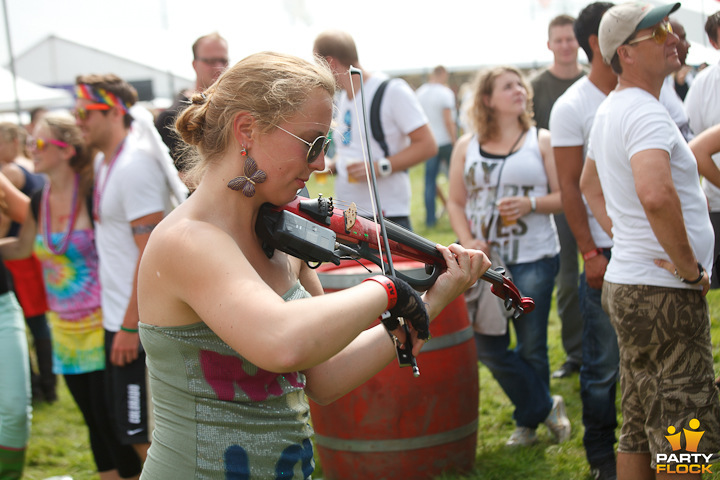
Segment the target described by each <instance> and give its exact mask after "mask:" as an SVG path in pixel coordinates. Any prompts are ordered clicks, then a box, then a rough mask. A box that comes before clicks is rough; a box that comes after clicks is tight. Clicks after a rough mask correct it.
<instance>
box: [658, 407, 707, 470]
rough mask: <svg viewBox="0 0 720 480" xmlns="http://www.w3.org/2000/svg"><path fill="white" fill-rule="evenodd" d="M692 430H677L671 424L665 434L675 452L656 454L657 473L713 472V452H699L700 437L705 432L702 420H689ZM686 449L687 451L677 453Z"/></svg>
mask: <svg viewBox="0 0 720 480" xmlns="http://www.w3.org/2000/svg"><path fill="white" fill-rule="evenodd" d="M688 426H689V427H690V430H688V429H687V428H683V431H682V432H676V431H675V427H674V426H672V425H670V426H669V427H668V428H667V431H668V433H669V434H670V435H665V438H667V441H668V443H669V444H670V446H671V447H672V451H673V453H670V454H667V453H658V454H656V455H655V463H656V467H655V472H656V473H660V472H663V473H678V474H681V473H712V472H711V471H710V465H709V463H710V459H711V458H712V454H704V453H697V450H698V444H699V443H700V439H701V438H702V436H703V435H704V434H705V431H704V430H698V428H700V421H699V420H698V419H697V418H693V419H692V420H690V421H689V422H688ZM683 433H684V434H685V448H683V447H682V437H683ZM680 450H684V451H685V453H675V452H679V451H680Z"/></svg>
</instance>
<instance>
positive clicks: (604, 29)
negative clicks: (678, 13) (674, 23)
mask: <svg viewBox="0 0 720 480" xmlns="http://www.w3.org/2000/svg"><path fill="white" fill-rule="evenodd" d="M678 8H680V3H679V2H677V3H669V4H667V5H660V6H657V7H653V6H652V5H650V4H649V3H639V2H631V3H623V4H620V5H615V6H614V7H612V8H611V9H609V10H608V11H607V12H605V14H604V15H603V17H602V19H601V20H600V29H599V31H598V41H599V43H600V53H601V54H602V58H603V60H604V61H605V63H607V64H608V65H609V64H610V61H611V60H612V58H613V57H614V56H615V52H617V49H618V47H619V46H620V45H622V44H623V43H625V41H626V40H627V39H628V38H630V35H632V34H633V33H635V32H637V31H638V30H642V29H643V28H648V27H652V26H653V25H656V24H658V23H660V22H661V21H662V20H663V18H665V17H667V16H668V15H670V14H671V13H673V12H674V11H675V10H677V9H678Z"/></svg>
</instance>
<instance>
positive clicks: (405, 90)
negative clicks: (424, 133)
mask: <svg viewBox="0 0 720 480" xmlns="http://www.w3.org/2000/svg"><path fill="white" fill-rule="evenodd" d="M386 78H387V77H385V76H382V75H373V76H372V77H370V78H368V79H367V80H366V81H365V85H364V90H365V95H366V96H367V99H366V100H365V107H366V108H367V109H368V112H369V110H370V106H371V104H372V99H373V98H374V97H375V92H376V91H377V89H378V87H379V86H380V84H381V83H382V81H383V80H385V79H386ZM357 81H359V80H357ZM355 100H357V107H358V108H357V109H356V108H355V104H354V102H355ZM358 116H359V118H358ZM364 122H365V118H364V112H363V109H362V104H361V100H360V95H359V93H358V94H357V95H355V98H354V99H351V98H348V96H347V94H346V93H345V92H343V93H341V94H340V100H339V102H338V112H337V117H336V121H335V123H336V125H335V131H334V132H333V142H334V143H335V147H336V154H335V168H336V177H335V195H336V197H337V198H338V199H339V200H342V201H348V202H350V201H352V202H355V204H356V205H357V206H358V211H359V212H360V213H371V212H372V211H373V208H372V203H371V200H370V193H369V192H368V186H367V184H366V183H365V182H357V183H350V182H348V175H347V163H348V162H350V161H359V160H361V159H362V158H363V150H364V149H366V146H365V129H364ZM380 122H381V124H382V128H383V132H384V133H385V141H386V143H387V145H388V148H389V150H390V152H389V153H390V155H391V156H392V155H393V154H394V153H397V152H399V151H400V150H403V149H404V148H406V147H407V146H408V145H409V144H410V139H409V137H408V135H409V134H410V133H412V132H413V131H415V130H417V129H418V128H420V127H422V126H423V125H425V124H427V123H428V120H427V117H426V116H425V113H424V112H423V109H422V107H421V106H420V102H418V99H417V97H416V96H415V92H414V91H413V90H412V89H411V88H410V86H409V85H408V84H407V82H405V81H404V80H402V79H399V78H395V79H392V80H390V83H389V84H388V85H387V87H386V90H385V95H384V97H383V99H382V103H381V104H380ZM368 123H369V122H368ZM370 145H371V148H372V155H373V158H374V159H375V160H377V159H379V158H383V157H385V153H384V152H383V151H382V148H381V147H380V145H379V144H378V143H377V142H376V141H375V139H374V138H373V137H372V134H370ZM377 182H378V192H379V195H380V201H381V203H382V207H383V211H384V215H385V216H386V217H403V216H409V215H410V195H411V192H410V176H409V175H408V173H407V171H394V172H393V173H392V174H391V175H389V176H387V177H384V178H378V179H377Z"/></svg>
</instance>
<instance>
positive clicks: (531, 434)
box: [505, 427, 537, 447]
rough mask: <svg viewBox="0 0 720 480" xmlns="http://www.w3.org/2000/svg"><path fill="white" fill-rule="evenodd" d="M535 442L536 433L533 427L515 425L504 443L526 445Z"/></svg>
mask: <svg viewBox="0 0 720 480" xmlns="http://www.w3.org/2000/svg"><path fill="white" fill-rule="evenodd" d="M535 442H537V434H536V433H535V429H534V428H528V427H516V428H515V431H514V432H513V433H512V435H510V438H509V439H508V441H507V442H505V445H507V446H508V447H528V446H530V445H532V444H533V443H535Z"/></svg>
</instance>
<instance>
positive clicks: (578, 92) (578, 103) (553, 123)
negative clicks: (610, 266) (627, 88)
mask: <svg viewBox="0 0 720 480" xmlns="http://www.w3.org/2000/svg"><path fill="white" fill-rule="evenodd" d="M605 97H606V95H605V94H604V93H603V92H602V91H601V90H600V89H599V88H597V87H596V86H595V84H593V83H592V82H591V81H590V79H588V77H587V76H585V77H583V78H581V79H580V80H578V81H577V82H575V83H573V84H572V85H571V86H570V88H568V89H567V90H566V91H565V93H563V94H562V95H561V96H560V98H558V99H557V101H556V102H555V104H554V105H553V109H552V111H551V112H550V142H551V144H552V146H553V147H578V146H580V145H582V146H583V162H584V161H585V154H586V153H587V144H588V141H589V140H590V130H591V129H592V125H593V121H594V120H595V112H596V111H597V109H598V107H599V106H600V104H601V103H602V102H603V100H605ZM583 200H585V197H583ZM585 209H586V211H587V216H588V226H589V227H590V234H591V235H592V238H593V241H594V242H595V245H596V246H597V247H600V248H610V247H612V244H613V243H612V239H611V238H610V237H609V236H608V234H607V233H605V230H603V228H602V227H601V226H600V224H599V223H598V221H597V220H596V219H595V216H593V214H592V212H591V211H590V208H589V207H588V206H587V202H586V203H585Z"/></svg>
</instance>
